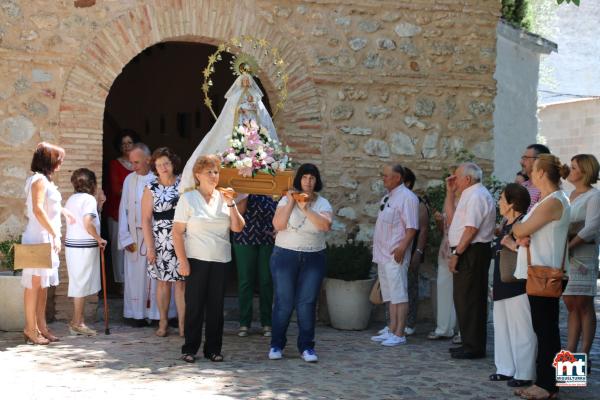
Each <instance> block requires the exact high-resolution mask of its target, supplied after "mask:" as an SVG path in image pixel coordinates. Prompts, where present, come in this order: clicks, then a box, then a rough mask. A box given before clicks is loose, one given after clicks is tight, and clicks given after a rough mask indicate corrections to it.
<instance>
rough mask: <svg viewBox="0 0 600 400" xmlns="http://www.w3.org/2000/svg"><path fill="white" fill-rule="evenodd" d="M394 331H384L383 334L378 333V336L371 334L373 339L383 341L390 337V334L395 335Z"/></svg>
mask: <svg viewBox="0 0 600 400" xmlns="http://www.w3.org/2000/svg"><path fill="white" fill-rule="evenodd" d="M393 335H394V334H393V333H390V332H389V331H388V332H385V333H382V334H381V335H377V336H371V340H372V341H374V342H383V341H384V340H387V339H389V338H390V336H393Z"/></svg>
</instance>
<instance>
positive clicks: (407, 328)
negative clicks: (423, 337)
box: [404, 326, 415, 336]
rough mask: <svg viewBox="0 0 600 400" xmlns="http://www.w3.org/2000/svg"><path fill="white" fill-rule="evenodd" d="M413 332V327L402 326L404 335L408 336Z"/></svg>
mask: <svg viewBox="0 0 600 400" xmlns="http://www.w3.org/2000/svg"><path fill="white" fill-rule="evenodd" d="M414 333H415V328H410V327H408V326H407V327H405V328H404V334H405V335H407V336H410V335H412V334H414Z"/></svg>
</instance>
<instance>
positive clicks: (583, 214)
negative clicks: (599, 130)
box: [563, 154, 600, 373]
mask: <svg viewBox="0 0 600 400" xmlns="http://www.w3.org/2000/svg"><path fill="white" fill-rule="evenodd" d="M599 169H600V167H599V166H598V160H597V159H596V157H594V156H593V155H591V154H578V155H576V156H575V157H573V158H572V159H571V173H570V174H569V177H568V178H567V179H568V181H569V182H571V183H572V184H573V185H574V186H575V190H573V191H572V192H571V195H570V196H569V199H570V200H571V226H570V229H569V238H570V241H569V253H570V254H569V256H570V258H569V283H568V284H567V287H566V288H565V291H564V293H563V300H564V302H565V304H566V306H567V309H568V310H569V324H568V326H569V335H568V344H567V350H569V351H570V352H572V353H576V352H577V345H578V344H579V338H580V337H581V351H582V352H584V353H586V354H587V355H588V361H589V359H590V358H589V357H590V356H589V354H590V349H591V347H592V341H593V340H594V335H595V334H596V312H595V310H594V296H596V290H597V289H596V280H597V279H598V244H599V243H600V191H599V190H598V189H596V188H593V187H592V185H593V184H594V183H596V182H597V181H598V171H599ZM588 364H589V362H588ZM588 373H589V370H588Z"/></svg>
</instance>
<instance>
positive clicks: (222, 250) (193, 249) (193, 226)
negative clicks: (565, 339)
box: [173, 190, 231, 263]
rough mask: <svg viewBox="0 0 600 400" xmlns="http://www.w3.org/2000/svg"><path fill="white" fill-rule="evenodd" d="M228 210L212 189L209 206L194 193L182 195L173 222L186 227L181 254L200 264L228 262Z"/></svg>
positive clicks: (229, 251) (217, 192)
mask: <svg viewBox="0 0 600 400" xmlns="http://www.w3.org/2000/svg"><path fill="white" fill-rule="evenodd" d="M229 216H230V207H227V202H225V200H224V199H223V196H222V195H221V192H219V191H218V190H214V191H213V193H212V198H211V200H210V202H209V203H207V202H206V200H205V199H204V197H203V196H202V195H201V194H200V193H199V192H198V191H197V190H191V191H189V192H185V193H184V194H183V195H182V196H181V197H180V198H179V202H178V203H177V207H176V208H175V217H174V219H173V220H174V222H181V223H184V224H186V230H185V253H186V255H187V257H188V258H195V259H197V260H202V261H216V262H222V263H225V262H229V261H231V243H230V242H229V232H230V229H231V219H230V217H229Z"/></svg>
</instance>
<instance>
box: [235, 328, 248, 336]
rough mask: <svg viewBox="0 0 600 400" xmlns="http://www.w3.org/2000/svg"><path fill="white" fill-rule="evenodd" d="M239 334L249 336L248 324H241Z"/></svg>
mask: <svg viewBox="0 0 600 400" xmlns="http://www.w3.org/2000/svg"><path fill="white" fill-rule="evenodd" d="M237 335H238V336H239V337H246V336H248V327H247V326H240V330H239V331H238V334H237Z"/></svg>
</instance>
